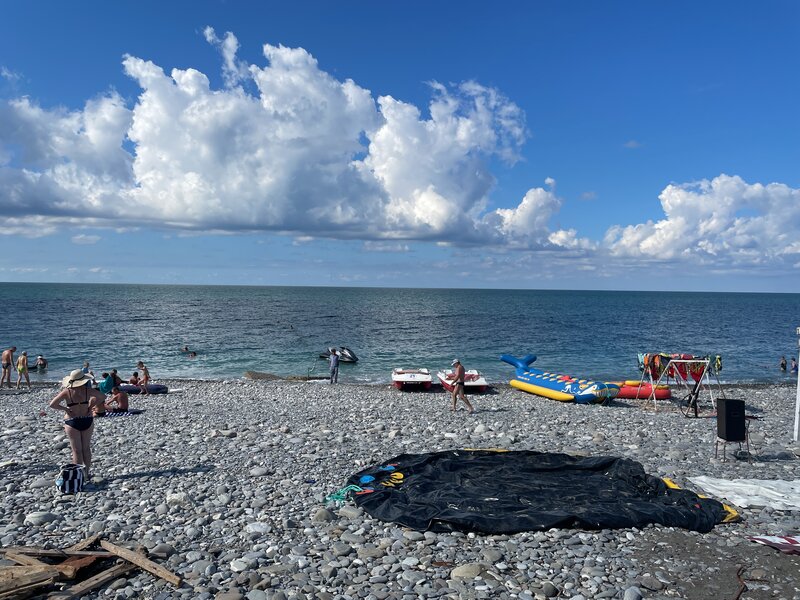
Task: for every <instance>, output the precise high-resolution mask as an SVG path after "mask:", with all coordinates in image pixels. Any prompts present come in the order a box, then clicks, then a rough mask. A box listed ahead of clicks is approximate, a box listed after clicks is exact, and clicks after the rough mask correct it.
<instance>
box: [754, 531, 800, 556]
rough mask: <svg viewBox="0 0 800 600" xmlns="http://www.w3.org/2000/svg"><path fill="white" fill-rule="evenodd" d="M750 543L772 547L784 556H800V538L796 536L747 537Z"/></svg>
mask: <svg viewBox="0 0 800 600" xmlns="http://www.w3.org/2000/svg"><path fill="white" fill-rule="evenodd" d="M747 539H748V540H750V541H751V542H757V543H759V544H764V545H765V546H772V547H773V548H777V549H778V550H780V551H781V552H784V553H786V554H800V536H798V535H781V536H776V535H758V536H748V538H747Z"/></svg>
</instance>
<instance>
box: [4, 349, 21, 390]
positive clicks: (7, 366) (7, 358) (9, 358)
mask: <svg viewBox="0 0 800 600" xmlns="http://www.w3.org/2000/svg"><path fill="white" fill-rule="evenodd" d="M16 351H17V347H16V346H11V348H7V349H6V350H3V356H2V358H1V359H0V362H2V364H3V376H2V378H0V387H3V382H4V381H7V382H8V387H11V365H13V364H14V352H16Z"/></svg>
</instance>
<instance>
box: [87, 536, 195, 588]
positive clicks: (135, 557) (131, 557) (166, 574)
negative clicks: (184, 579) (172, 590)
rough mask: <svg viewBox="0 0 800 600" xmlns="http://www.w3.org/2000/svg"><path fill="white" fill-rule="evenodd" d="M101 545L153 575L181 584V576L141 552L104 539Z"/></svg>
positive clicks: (173, 583) (177, 584)
mask: <svg viewBox="0 0 800 600" xmlns="http://www.w3.org/2000/svg"><path fill="white" fill-rule="evenodd" d="M100 546H102V547H103V548H105V549H106V550H108V551H109V552H111V553H112V554H116V555H117V556H119V557H120V558H124V559H125V560H128V561H130V562H132V563H133V564H135V565H136V566H139V567H141V568H142V569H144V570H145V571H147V572H148V573H152V574H153V575H155V576H157V577H160V578H161V579H163V580H164V581H167V582H169V583H171V584H172V585H174V586H175V587H178V586H180V585H181V578H180V577H179V576H177V575H175V573H173V572H172V571H170V570H168V569H165V568H164V567H162V566H161V565H159V564H156V563H154V562H153V561H152V560H150V559H148V558H145V557H144V556H142V555H141V554H138V553H137V552H134V551H133V550H128V549H127V548H123V547H122V546H117V545H115V544H112V543H111V542H109V541H107V540H102V541H101V542H100Z"/></svg>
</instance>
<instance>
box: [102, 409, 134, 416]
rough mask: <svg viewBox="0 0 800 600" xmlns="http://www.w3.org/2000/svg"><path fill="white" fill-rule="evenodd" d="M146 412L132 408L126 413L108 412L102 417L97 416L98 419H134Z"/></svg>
mask: <svg viewBox="0 0 800 600" xmlns="http://www.w3.org/2000/svg"><path fill="white" fill-rule="evenodd" d="M143 412H144V410H140V409H138V408H132V409H130V410H128V411H125V412H107V413H103V414H102V415H97V416H98V417H132V416H134V415H140V414H142V413H143Z"/></svg>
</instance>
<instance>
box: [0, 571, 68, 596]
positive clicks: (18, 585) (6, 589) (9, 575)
mask: <svg viewBox="0 0 800 600" xmlns="http://www.w3.org/2000/svg"><path fill="white" fill-rule="evenodd" d="M58 575H59V573H58V570H56V569H55V568H53V567H51V566H49V565H43V566H21V567H0V598H14V597H17V596H18V595H19V594H21V593H22V592H24V591H26V590H30V589H32V588H36V587H40V586H44V585H50V584H52V583H54V582H55V580H56V579H57V578H58Z"/></svg>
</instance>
